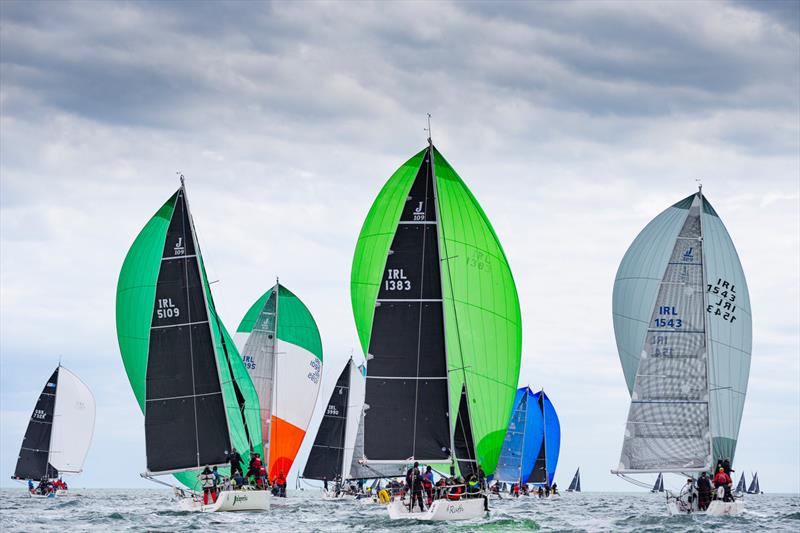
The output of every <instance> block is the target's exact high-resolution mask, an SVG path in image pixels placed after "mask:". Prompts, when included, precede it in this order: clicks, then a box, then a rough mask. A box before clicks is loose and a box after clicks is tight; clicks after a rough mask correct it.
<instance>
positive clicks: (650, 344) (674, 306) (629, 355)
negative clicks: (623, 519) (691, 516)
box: [612, 189, 752, 514]
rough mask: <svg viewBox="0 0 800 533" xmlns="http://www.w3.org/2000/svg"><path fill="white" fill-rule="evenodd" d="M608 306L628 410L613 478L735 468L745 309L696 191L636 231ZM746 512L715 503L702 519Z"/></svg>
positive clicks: (723, 234) (707, 207)
mask: <svg viewBox="0 0 800 533" xmlns="http://www.w3.org/2000/svg"><path fill="white" fill-rule="evenodd" d="M613 300H614V303H613V307H614V331H615V334H616V339H617V347H618V349H619V355H620V360H621V362H622V367H623V370H624V372H625V378H626V381H627V384H628V389H629V391H630V393H631V405H630V410H629V413H628V421H627V424H626V428H625V437H624V441H623V446H622V452H621V457H620V464H619V466H618V468H617V469H616V470H614V471H612V472H613V473H616V474H618V475H621V476H622V477H626V476H627V475H629V474H643V473H655V472H668V473H676V474H681V475H682V474H684V473H699V472H704V471H705V472H709V471H710V469H711V466H712V465H715V464H717V460H718V459H722V458H730V459H731V460H732V459H733V456H734V452H735V450H736V439H737V437H738V433H739V425H740V422H741V417H742V409H743V407H744V398H745V393H746V390H747V378H748V375H749V369H750V351H751V345H752V322H751V318H750V301H749V297H748V292H747V284H746V281H745V278H744V273H743V271H742V267H741V263H740V262H739V258H738V256H737V254H736V250H735V248H734V246H733V242H732V241H731V238H730V236H729V235H728V232H727V231H726V230H725V226H724V225H723V224H722V221H721V220H720V218H719V216H718V215H717V212H716V211H715V210H714V208H713V207H711V204H709V203H708V201H707V200H706V199H705V197H704V196H703V194H702V189H701V190H700V191H699V192H698V193H696V194H693V195H691V196H689V197H687V198H685V199H684V200H682V201H680V202H678V203H676V204H675V205H673V206H672V207H670V208H668V209H667V210H666V211H664V212H663V213H661V214H660V215H659V216H657V217H656V218H655V219H654V220H653V221H652V222H650V224H648V225H647V226H646V227H645V228H644V230H642V232H641V233H640V234H639V236H638V237H637V238H636V239H635V240H634V242H633V244H631V246H630V248H629V249H628V251H627V253H626V254H625V257H624V258H623V260H622V263H621V264H620V267H619V270H618V272H617V277H616V281H615V283H614V298H613ZM626 479H628V478H627V477H626ZM694 502H695V503H694V504H693V505H696V500H694ZM678 503H679V502H671V503H670V507H669V510H670V512H673V511H674V512H679V510H678V509H677V507H676V505H678ZM742 508H743V504H742V503H741V502H735V503H727V502H722V501H719V500H715V501H713V502H712V504H711V506H710V507H709V508H708V510H707V513H709V514H735V513H738V512H740V511H741V510H742ZM686 510H687V509H681V510H680V512H686ZM688 510H689V511H691V510H692V509H691V508H688Z"/></svg>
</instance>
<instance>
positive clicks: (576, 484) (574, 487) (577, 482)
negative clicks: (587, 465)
mask: <svg viewBox="0 0 800 533" xmlns="http://www.w3.org/2000/svg"><path fill="white" fill-rule="evenodd" d="M580 491H581V469H580V468H578V469H577V470H576V471H575V475H574V476H573V477H572V481H571V482H570V484H569V488H568V489H567V492H580Z"/></svg>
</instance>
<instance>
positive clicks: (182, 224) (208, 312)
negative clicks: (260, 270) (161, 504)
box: [117, 183, 268, 511]
mask: <svg viewBox="0 0 800 533" xmlns="http://www.w3.org/2000/svg"><path fill="white" fill-rule="evenodd" d="M117 337H118V340H119V346H120V352H121V354H122V359H123V362H124V364H125V370H126V371H127V373H128V379H129V381H130V383H131V388H132V389H133V392H134V395H135V396H136V399H137V400H138V402H139V406H140V407H141V408H142V411H143V412H144V418H145V451H146V456H147V470H146V473H145V474H144V475H145V476H146V477H151V476H157V475H162V474H174V475H175V477H176V478H177V479H178V480H179V481H181V482H182V483H183V484H184V485H186V486H188V487H189V488H193V489H197V488H198V487H199V483H198V478H197V475H198V472H199V470H200V469H202V468H204V467H205V466H215V465H216V466H219V467H221V470H222V472H223V473H227V470H226V469H225V468H224V465H225V463H227V461H228V457H229V454H230V453H231V451H232V449H233V448H236V449H237V450H238V451H239V453H241V455H242V457H243V458H244V460H245V461H247V460H248V459H249V456H250V454H251V453H253V451H254V450H260V449H261V425H260V423H259V418H258V417H259V409H258V397H257V395H256V391H255V388H254V387H253V383H252V381H251V380H250V376H249V375H248V373H247V370H246V369H245V367H244V364H243V363H242V360H241V358H240V357H239V353H238V351H237V350H236V347H235V346H234V344H233V340H232V339H231V337H230V335H229V334H228V332H227V330H226V329H225V327H224V326H223V324H222V321H221V320H220V319H219V317H218V316H217V312H216V309H215V306H214V300H213V297H212V294H211V289H210V288H209V284H208V278H207V276H206V272H205V267H204V264H203V257H202V254H201V252H200V246H199V243H198V240H197V234H196V232H195V229H194V223H193V220H192V217H191V214H190V212H189V204H188V202H187V199H186V189H185V187H184V186H183V183H181V187H180V188H179V189H178V190H177V191H176V192H175V194H173V195H172V196H171V197H170V198H169V199H168V200H167V201H166V203H165V204H164V205H163V206H161V208H160V209H159V210H158V211H157V212H156V214H155V215H154V216H153V217H152V218H151V219H150V221H149V222H148V223H147V224H146V225H145V227H144V228H143V229H142V231H141V232H140V233H139V235H138V236H137V237H136V240H135V241H134V243H133V245H132V246H131V248H130V250H129V251H128V255H127V256H126V257H125V261H124V263H123V265H122V270H121V272H120V277H119V282H118V285H117ZM238 492H239V491H230V492H229V493H224V492H223V493H220V498H219V499H218V500H217V501H216V502H214V504H213V505H200V504H199V503H198V502H197V501H194V502H192V501H188V500H187V501H182V502H181V503H182V505H183V504H188V508H191V509H192V510H201V511H235V510H259V509H265V508H266V507H267V506H268V498H267V494H266V492H265V491H248V494H247V495H243V494H235V493H238ZM251 493H252V494H251ZM235 496H239V497H235ZM241 496H244V498H242V497H241ZM192 504H196V505H192ZM184 506H186V505H184Z"/></svg>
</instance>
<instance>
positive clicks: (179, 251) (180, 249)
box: [175, 237, 186, 255]
mask: <svg viewBox="0 0 800 533" xmlns="http://www.w3.org/2000/svg"><path fill="white" fill-rule="evenodd" d="M185 253H186V247H185V246H184V245H183V237H178V242H177V243H176V244H175V255H183V254H185Z"/></svg>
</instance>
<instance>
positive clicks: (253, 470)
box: [245, 453, 261, 478]
mask: <svg viewBox="0 0 800 533" xmlns="http://www.w3.org/2000/svg"><path fill="white" fill-rule="evenodd" d="M260 470H261V454H258V453H256V454H255V455H253V457H252V458H251V459H250V464H249V465H248V467H247V475H246V476H245V477H251V476H252V477H256V478H257V477H258V473H259V471H260Z"/></svg>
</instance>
